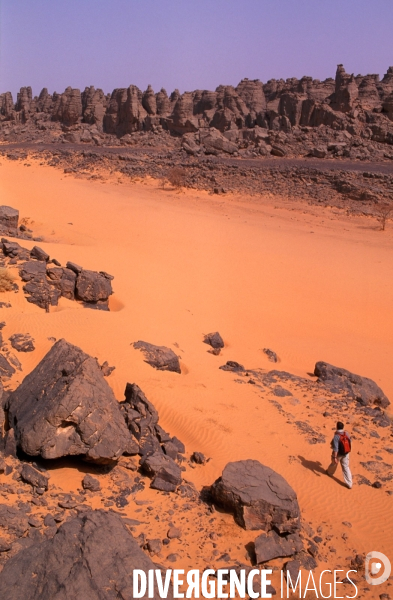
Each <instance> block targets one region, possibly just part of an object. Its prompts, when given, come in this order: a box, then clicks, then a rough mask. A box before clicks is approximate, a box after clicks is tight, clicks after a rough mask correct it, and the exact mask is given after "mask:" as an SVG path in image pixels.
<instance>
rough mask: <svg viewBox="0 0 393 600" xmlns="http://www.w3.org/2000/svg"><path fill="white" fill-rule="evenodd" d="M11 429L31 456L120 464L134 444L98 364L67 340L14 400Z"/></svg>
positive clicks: (11, 400)
mask: <svg viewBox="0 0 393 600" xmlns="http://www.w3.org/2000/svg"><path fill="white" fill-rule="evenodd" d="M7 406H8V419H9V425H10V427H11V428H13V429H14V431H15V437H16V441H17V445H18V447H19V448H20V449H22V450H23V451H24V452H25V453H26V454H29V455H30V456H37V455H40V456H42V457H43V458H47V459H52V458H59V457H61V456H68V455H83V456H84V457H85V458H86V459H87V460H90V461H94V462H97V463H110V462H111V461H114V460H117V459H118V458H119V457H120V456H121V455H122V454H123V452H125V451H126V450H127V447H128V445H129V444H130V433H129V431H128V429H127V427H126V424H125V422H124V419H123V416H122V414H121V411H120V408H119V404H118V402H117V401H116V399H115V397H114V395H113V392H112V390H111V388H110V387H109V385H108V384H107V383H106V381H105V379H104V376H103V374H102V371H101V369H100V367H99V365H98V363H97V361H96V359H94V358H92V357H91V356H89V355H88V354H85V353H84V352H83V351H82V350H81V349H80V348H77V347H76V346H73V345H72V344H69V343H68V342H66V341H65V340H64V339H63V340H59V341H58V342H56V344H54V346H53V347H52V348H51V350H50V351H49V352H48V354H46V356H45V357H44V358H43V359H42V360H41V362H40V363H39V364H38V365H37V367H36V368H35V369H34V370H33V371H32V372H31V373H30V374H29V375H27V376H26V377H25V379H24V380H23V382H22V383H21V385H20V386H19V387H18V388H17V389H16V390H15V391H14V392H13V393H12V394H11V395H10V396H9V398H8V402H7Z"/></svg>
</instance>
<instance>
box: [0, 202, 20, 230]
mask: <svg viewBox="0 0 393 600" xmlns="http://www.w3.org/2000/svg"><path fill="white" fill-rule="evenodd" d="M18 222H19V211H18V210H17V209H16V208H12V207H11V206H4V205H3V206H0V227H1V228H4V229H16V228H17V227H18Z"/></svg>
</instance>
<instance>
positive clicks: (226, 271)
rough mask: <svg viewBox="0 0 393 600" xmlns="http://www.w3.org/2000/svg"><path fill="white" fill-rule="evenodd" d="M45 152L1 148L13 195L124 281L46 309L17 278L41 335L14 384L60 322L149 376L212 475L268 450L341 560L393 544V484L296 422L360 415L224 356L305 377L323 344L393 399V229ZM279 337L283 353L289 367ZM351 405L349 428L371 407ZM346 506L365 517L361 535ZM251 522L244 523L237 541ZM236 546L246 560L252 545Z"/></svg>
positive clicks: (66, 471) (125, 367) (49, 244)
mask: <svg viewBox="0 0 393 600" xmlns="http://www.w3.org/2000/svg"><path fill="white" fill-rule="evenodd" d="M30 162H31V167H25V166H23V165H21V164H18V163H14V162H11V161H7V160H2V164H1V167H0V177H1V182H0V193H1V203H2V204H8V205H11V206H14V207H17V208H18V209H19V211H20V214H21V217H26V218H29V219H30V223H31V225H30V226H31V227H32V229H33V230H34V233H35V235H41V236H43V238H44V241H43V242H42V243H41V242H40V244H39V245H40V246H41V247H42V248H44V249H45V250H46V251H47V252H48V253H49V254H50V255H51V257H55V258H57V259H58V260H59V261H60V262H61V263H62V264H65V262H66V261H67V260H72V261H74V262H76V263H78V264H81V265H82V266H83V267H84V268H88V269H97V270H105V271H107V272H109V273H111V274H112V275H114V277H115V279H114V282H113V287H114V290H115V294H114V297H113V298H112V299H111V309H112V310H111V312H109V313H105V312H101V311H94V310H87V309H83V308H81V307H80V306H79V305H78V304H76V303H73V302H70V301H67V300H65V299H61V301H60V304H59V307H57V308H56V309H54V310H51V312H50V313H49V314H47V313H45V312H44V311H42V310H41V309H39V308H37V307H36V306H34V305H31V304H29V303H28V302H27V301H26V300H25V297H24V295H23V292H22V291H20V292H19V293H18V294H14V293H5V294H2V297H1V300H3V299H4V300H9V301H10V302H11V304H12V308H9V309H2V316H1V320H5V321H6V324H7V325H6V327H5V328H4V330H3V335H4V337H5V338H8V337H9V336H10V335H11V334H12V333H15V332H18V333H25V332H28V333H30V334H31V335H32V336H33V337H34V339H35V340H36V350H35V351H34V352H32V353H29V354H26V355H22V354H18V358H19V360H20V361H21V363H22V368H23V373H17V375H16V377H15V378H14V380H13V381H12V386H13V387H14V385H15V383H16V382H17V381H20V380H21V379H22V377H23V376H24V375H25V374H26V373H27V372H29V371H30V370H31V369H32V368H33V367H34V366H35V365H36V364H37V363H38V361H39V360H40V359H41V358H42V357H43V356H44V354H45V353H46V352H47V351H48V350H49V348H50V347H51V342H50V341H49V340H48V338H49V337H55V338H57V339H58V338H61V337H65V338H66V339H67V340H68V341H69V342H71V343H73V344H76V345H78V346H80V347H81V348H83V350H84V351H86V352H87V353H89V354H92V355H93V356H96V357H97V358H98V359H99V361H100V362H102V361H104V360H107V361H108V362H109V364H110V365H114V366H116V370H115V371H114V372H113V374H112V375H111V376H110V377H109V378H108V382H109V383H110V385H111V386H112V388H113V390H114V392H115V395H116V397H117V398H118V399H121V398H122V397H123V391H124V388H125V385H126V382H127V381H129V382H136V383H138V385H140V387H141V388H142V389H143V390H144V392H145V393H146V395H147V397H148V398H149V399H150V400H151V401H152V402H153V403H154V404H155V406H156V408H157V409H158V411H159V413H160V422H162V424H163V426H164V427H165V429H167V430H169V431H171V433H172V434H175V435H177V436H178V437H179V438H180V439H182V440H183V441H184V443H185V444H186V447H187V452H192V451H194V450H198V451H202V452H203V453H204V454H205V455H206V456H208V457H209V458H210V459H211V460H210V461H209V462H208V463H207V465H206V466H205V467H198V468H195V469H194V470H190V473H188V477H189V479H192V480H193V481H194V483H195V484H196V485H197V487H198V488H201V487H202V486H203V485H207V484H210V483H212V481H213V480H214V479H215V478H216V477H218V476H219V474H220V473H221V471H222V468H223V467H224V465H225V464H226V463H227V462H228V461H230V460H237V459H243V458H255V459H258V460H260V461H261V462H262V463H265V464H267V465H269V466H270V467H272V468H273V469H275V470H277V471H278V472H279V473H281V474H282V475H283V476H284V477H285V478H286V479H287V480H288V482H289V483H290V484H291V485H292V486H293V488H294V489H295V491H296V492H297V494H298V498H299V504H300V507H301V509H302V514H303V517H304V521H305V522H308V523H310V524H311V526H312V527H313V530H314V531H316V530H317V528H318V527H319V526H321V525H322V528H323V535H325V536H326V535H332V539H331V541H330V542H328V544H327V546H328V547H329V546H331V547H334V549H335V551H334V552H333V551H332V552H331V553H330V554H331V560H330V562H329V566H328V567H327V568H332V569H333V568H340V565H343V566H342V568H345V567H347V565H348V557H351V556H353V554H354V552H355V551H356V552H359V553H367V552H369V551H371V550H379V551H382V552H384V553H385V554H387V555H388V556H389V555H390V556H393V542H392V539H391V535H390V534H391V532H392V531H393V510H392V502H393V494H391V495H389V494H388V493H387V492H388V491H391V492H393V484H392V483H391V482H390V483H387V484H386V485H385V486H384V487H383V488H382V489H374V488H371V487H369V486H365V485H355V486H354V488H353V490H352V491H348V490H347V489H346V488H344V487H342V486H341V485H339V484H338V483H337V482H336V481H334V480H331V479H329V478H327V477H326V476H325V475H323V474H322V473H321V472H319V471H318V470H317V466H316V463H319V464H320V468H321V469H322V468H325V467H326V466H327V463H328V461H329V455H330V449H329V445H328V443H326V444H316V445H310V444H309V443H308V442H307V440H306V438H305V436H304V435H303V434H301V433H300V432H299V430H298V429H296V427H294V424H293V421H294V419H295V420H296V419H302V420H308V421H309V422H310V424H312V426H313V427H317V428H319V429H320V430H321V431H323V432H324V434H325V435H326V437H327V439H328V440H330V437H331V435H332V430H333V427H334V422H335V420H336V418H337V417H339V416H342V417H343V419H344V420H346V415H345V414H344V415H338V414H336V412H335V411H334V410H333V411H332V416H331V418H324V417H323V416H322V414H323V411H324V410H325V409H322V408H321V406H322V405H321V406H319V404H318V402H316V401H315V399H313V398H310V397H297V400H298V401H299V403H298V404H293V403H291V402H292V401H293V400H291V399H288V398H279V399H278V400H279V401H280V403H281V404H282V406H283V409H284V412H283V413H280V412H279V411H278V410H277V408H276V406H275V405H274V404H273V403H272V402H271V400H274V398H273V397H270V396H268V395H266V394H263V393H262V392H261V390H260V388H258V387H255V386H253V385H249V384H247V380H244V382H240V383H239V382H238V381H237V380H239V377H237V376H236V375H234V374H232V373H226V372H224V371H222V370H219V368H218V367H219V366H220V365H222V364H224V363H225V362H226V361H227V360H235V361H238V362H239V363H241V364H243V365H244V366H245V367H246V368H248V369H263V370H270V369H272V368H279V369H280V370H285V371H289V372H290V373H294V374H296V375H299V376H302V377H306V378H307V377H308V375H307V374H308V373H310V372H312V371H313V369H314V364H315V362H316V361H317V360H324V361H327V362H330V363H332V364H335V365H339V366H342V367H344V368H347V369H349V370H351V371H353V372H355V373H359V374H361V375H364V376H367V377H370V378H372V379H374V380H375V381H376V382H377V383H378V385H380V386H381V387H382V389H383V390H384V392H385V393H386V395H387V396H388V397H390V399H391V400H393V378H392V370H391V362H392V361H391V354H392V345H393V318H392V306H393V262H392V250H393V228H392V227H391V226H388V229H387V231H386V232H384V233H381V232H379V231H377V230H376V227H375V222H373V221H372V220H371V219H367V218H360V217H357V218H353V217H352V218H350V217H348V216H346V215H345V214H344V213H342V212H339V211H331V210H329V209H322V208H321V209H320V210H318V208H317V207H309V206H308V205H303V204H301V203H299V202H298V203H292V202H291V201H290V200H288V199H277V198H275V199H272V198H263V197H241V196H235V195H228V196H220V197H215V196H212V195H208V194H206V193H202V192H193V191H186V192H182V193H175V192H173V191H169V190H168V191H165V190H160V189H158V187H157V184H156V182H154V181H153V180H147V181H145V182H138V183H127V182H126V181H124V182H122V183H119V182H118V181H117V179H113V178H112V179H110V180H108V182H107V183H101V182H96V181H88V180H86V179H83V178H74V177H72V176H68V175H67V176H66V175H64V174H62V173H60V172H59V171H57V170H55V169H52V168H49V167H45V166H40V165H39V164H38V163H37V162H34V161H30ZM23 244H24V245H25V246H27V247H32V246H33V245H34V243H32V242H23ZM216 330H218V331H220V333H221V334H222V336H223V337H224V340H225V344H226V345H225V348H224V349H223V351H222V352H221V354H220V356H213V355H212V354H210V353H209V352H207V350H208V346H206V344H203V343H202V340H203V335H204V334H205V333H208V332H210V331H216ZM139 339H142V340H147V341H150V342H152V343H154V344H159V345H166V346H169V347H171V348H172V349H173V350H175V352H176V353H178V354H179V356H180V357H181V365H182V374H181V375H178V374H176V373H168V372H159V371H155V370H153V369H152V368H151V367H150V366H149V365H147V364H146V363H145V362H144V361H143V355H142V354H141V353H140V352H139V351H137V350H135V349H133V347H132V346H131V344H132V342H135V341H137V340H139ZM264 347H269V348H271V349H273V350H274V351H276V352H277V354H278V355H279V357H280V362H279V363H278V365H277V366H275V365H273V364H272V363H270V362H269V361H268V359H267V357H266V355H265V354H263V352H262V349H263V348H264ZM276 400H277V398H276ZM293 417H294V418H293ZM349 420H350V423H349V425H348V427H349V429H351V428H352V427H353V426H355V425H356V417H355V416H353V415H352V414H351V415H350V416H349ZM379 434H380V435H381V438H380V439H376V438H369V437H367V438H364V439H362V436H360V435H357V436H356V438H357V439H356V440H355V443H354V452H353V453H352V467H353V471H354V473H362V474H364V475H366V471H365V470H364V468H363V467H362V466H361V465H360V462H361V461H364V460H370V459H374V455H375V454H377V455H381V456H382V457H383V460H384V461H385V462H387V463H389V462H391V460H389V455H388V454H387V453H386V452H384V450H383V447H386V446H389V445H390V446H392V437H391V435H390V434H391V432H390V429H389V428H387V429H384V430H382V429H380V430H379ZM299 457H303V460H302V459H300V458H299ZM390 457H391V455H390ZM307 461H309V462H311V463H313V465H311V468H312V469H314V471H313V470H311V469H310V464H308V463H307ZM338 478H341V474H340V473H339V472H338ZM0 480H1V476H0ZM52 480H53V481H54V482H55V483H56V484H57V485H58V486H65V488H67V489H76V488H77V487H78V485H79V483H80V476H79V475H75V472H74V470H73V468H72V467H70V466H69V465H67V466H60V467H59V468H58V469H57V470H56V472H55V473H53V474H52ZM144 494H145V495H146V497H148V496H149V492H148V491H146V492H144ZM126 510H127V511H129V514H133V513H132V511H133V510H134V509H133V508H130V507H128V508H127V509H126ZM343 521H350V522H351V523H352V528H351V529H347V530H345V532H346V533H347V534H348V540H347V541H344V540H343V539H342V533H343V531H344V529H345V528H344V527H343V525H342V522H343ZM222 527H223V530H225V531H226V532H227V536H228V539H231V536H236V535H239V529H238V528H236V526H234V525H233V521H232V520H231V517H230V516H228V515H223V516H222ZM190 535H191V534H190ZM248 537H249V536H248V534H247V532H241V540H239V542H238V543H239V544H240V543H241V542H245V543H246V541H247V538H248ZM194 538H195V536H194ZM194 538H193V540H194V541H193V542H192V544H194V545H191V548H190V551H189V554H190V557H191V558H190V559H188V558H187V557H183V559H182V561H183V563H184V564H188V565H189V567H191V566H193V564H194V563H193V558H195V557H196V556H197V554H198V549H197V548H198V541H197V538H196V539H194ZM190 543H191V542H190ZM236 552H237V553H238V555H239V557H241V558H242V560H244V551H243V550H236V548H235V547H234V550H233V556H235V554H236ZM194 562H195V561H194ZM183 563H182V564H183ZM373 593H374V592H367V593H366V594H367V595H366V596H365V597H367V598H372V597H374V596H373ZM359 597H360V596H359ZM375 597H378V596H375Z"/></svg>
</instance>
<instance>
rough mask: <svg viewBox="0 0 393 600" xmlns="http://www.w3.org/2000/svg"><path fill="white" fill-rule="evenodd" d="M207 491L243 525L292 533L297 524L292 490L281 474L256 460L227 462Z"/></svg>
mask: <svg viewBox="0 0 393 600" xmlns="http://www.w3.org/2000/svg"><path fill="white" fill-rule="evenodd" d="M211 494H212V497H213V500H214V502H216V503H217V504H218V505H219V506H222V507H223V508H225V509H227V510H229V511H231V512H233V513H234V517H235V520H236V522H237V523H238V524H239V525H240V526H241V527H244V528H245V529H263V530H265V531H270V530H271V529H273V528H274V529H276V530H277V531H279V532H280V533H293V532H295V531H297V530H298V529H299V527H300V510H299V505H298V501H297V497H296V493H295V492H294V490H293V489H292V488H291V486H290V485H289V484H288V483H287V481H285V479H284V478H283V477H282V476H281V475H279V474H278V473H276V472H275V471H273V469H270V468H269V467H266V466H265V465H262V464H261V463H260V462H259V461H257V460H239V461H237V462H232V463H228V464H227V465H226V467H225V468H224V470H223V472H222V476H221V477H219V479H217V480H216V481H215V482H214V483H213V485H212V487H211Z"/></svg>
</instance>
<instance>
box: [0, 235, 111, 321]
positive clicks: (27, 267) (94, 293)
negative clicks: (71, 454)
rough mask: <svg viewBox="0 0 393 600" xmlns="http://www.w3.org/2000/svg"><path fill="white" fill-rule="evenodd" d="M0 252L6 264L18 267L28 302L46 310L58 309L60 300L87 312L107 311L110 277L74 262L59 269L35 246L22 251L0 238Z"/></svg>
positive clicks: (14, 244) (55, 261) (17, 245)
mask: <svg viewBox="0 0 393 600" xmlns="http://www.w3.org/2000/svg"><path fill="white" fill-rule="evenodd" d="M0 248H1V250H2V253H3V255H4V256H5V257H7V258H8V264H10V265H14V264H18V265H19V274H20V277H21V279H22V281H23V282H25V285H24V286H23V291H24V292H25V294H26V297H27V300H28V302H31V303H33V304H36V305H37V306H39V307H40V308H44V309H46V310H49V307H50V306H57V304H58V301H59V298H60V297H61V296H64V297H65V298H68V299H69V300H78V301H81V302H83V304H84V306H86V307H88V308H96V309H101V310H109V306H108V301H109V296H110V295H111V294H112V293H113V292H112V284H111V281H112V280H113V276H112V275H109V274H108V273H106V272H105V271H100V272H97V271H90V270H88V269H83V268H82V267H80V266H79V265H76V264H75V263H73V262H67V264H66V266H65V267H62V266H61V264H60V263H59V261H57V260H56V259H52V260H51V259H50V256H49V255H48V254H47V253H46V252H45V250H42V248H39V247H38V246H34V247H33V248H32V249H31V250H28V249H27V248H23V247H22V246H21V245H20V244H18V242H10V241H9V240H8V239H6V238H1V242H0Z"/></svg>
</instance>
